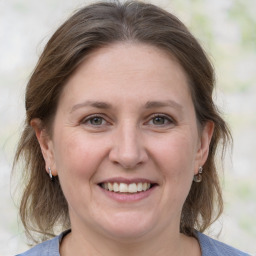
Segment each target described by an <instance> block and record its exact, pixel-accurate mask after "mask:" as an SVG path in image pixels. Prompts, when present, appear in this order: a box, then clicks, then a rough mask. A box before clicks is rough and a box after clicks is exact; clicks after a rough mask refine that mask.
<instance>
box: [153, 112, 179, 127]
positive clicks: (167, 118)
mask: <svg viewBox="0 0 256 256" xmlns="http://www.w3.org/2000/svg"><path fill="white" fill-rule="evenodd" d="M155 118H161V119H164V122H165V121H167V122H168V123H164V124H160V125H157V124H152V126H157V127H163V126H168V125H171V124H175V123H176V122H175V120H174V119H173V118H171V117H170V116H168V115H165V114H154V115H152V116H150V119H149V122H151V121H153V120H154V119H155Z"/></svg>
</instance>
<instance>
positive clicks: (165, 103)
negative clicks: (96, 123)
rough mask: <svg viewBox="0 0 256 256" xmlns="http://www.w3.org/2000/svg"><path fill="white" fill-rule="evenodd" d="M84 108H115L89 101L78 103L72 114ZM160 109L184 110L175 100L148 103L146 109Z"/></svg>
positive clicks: (99, 102) (104, 103) (107, 104)
mask: <svg viewBox="0 0 256 256" xmlns="http://www.w3.org/2000/svg"><path fill="white" fill-rule="evenodd" d="M83 107H94V108H99V109H111V108H113V106H112V105H111V104H109V103H107V102H103V101H92V100H88V101H85V102H82V103H78V104H76V105H74V106H73V107H72V108H71V110H70V113H72V112H74V111H76V110H77V109H79V108H83ZM159 107H172V108H176V109H178V110H182V108H183V107H182V106H181V105H180V104H179V103H177V102H176V101H173V100H166V101H147V102H146V104H145V108H146V109H150V108H159Z"/></svg>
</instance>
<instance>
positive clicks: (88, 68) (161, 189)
mask: <svg viewBox="0 0 256 256" xmlns="http://www.w3.org/2000/svg"><path fill="white" fill-rule="evenodd" d="M95 102H96V103H95ZM99 102H100V104H99ZM95 117H96V119H95ZM31 125H32V126H33V127H34V129H35V132H36V135H37V138H38V141H39V143H40V146H41V149H42V153H43V155H44V158H45V163H46V171H48V167H51V169H52V170H53V175H58V176H59V179H60V182H61V186H62V189H63V192H64V195H65V197H66V199H67V202H68V205H69V214H70V219H71V227H72V232H71V233H70V234H69V235H67V236H66V237H65V238H64V240H63V242H62V244H61V248H60V253H61V255H62V256H63V255H64V256H65V255H82V254H84V255H85V254H86V255H104V256H106V255H135V253H136V254H138V255H201V252H200V247H199V244H198V242H197V240H196V239H194V238H190V237H186V236H184V235H183V234H180V233H179V223H180V216H181V210H182V206H183V204H184V201H185V199H186V197H187V195H188V193H189V189H190V187H191V184H192V180H193V176H194V175H195V174H196V173H197V172H198V168H199V167H200V166H203V164H204V162H205V161H206V159H207V155H208V149H209V143H210V140H211V136H212V132H213V124H212V123H210V122H209V123H207V124H206V125H205V126H204V127H202V128H200V129H199V127H198V124H197V120H196V115H195V110H194V106H193V102H192V98H191V94H190V91H189V88H188V82H187V78H186V73H185V72H184V70H183V69H182V67H181V66H180V65H179V64H178V63H177V61H176V60H175V59H174V58H173V57H171V56H170V55H169V54H167V53H166V52H164V51H163V50H161V49H158V48H156V47H154V46H149V45H144V44H134V43H125V44H124V43H117V44H114V45H110V46H107V47H104V48H101V49H97V50H95V51H94V52H92V53H91V54H90V55H89V56H88V57H87V58H86V60H85V61H84V62H83V63H82V64H81V65H80V66H79V67H78V69H77V70H76V72H75V73H74V74H73V75H72V76H71V77H70V79H69V80H68V81H67V84H66V85H65V87H64V90H63V92H62V94H61V97H60V99H59V104H58V107H57V112H56V116H55V119H54V123H53V134H52V136H51V137H49V136H48V135H47V131H45V130H41V129H40V127H41V126H40V120H38V119H34V120H32V122H31ZM113 178H115V179H120V178H125V179H128V180H131V179H148V180H150V181H151V182H153V183H154V184H156V185H155V186H154V189H151V190H150V192H149V193H148V195H147V196H145V197H143V198H140V199H139V200H135V199H134V198H131V197H130V196H128V195H124V196H123V197H122V200H117V199H116V198H113V197H111V196H109V194H108V193H105V192H106V191H105V190H104V189H102V188H101V187H100V186H99V185H98V184H99V183H101V182H103V181H105V180H108V179H113ZM112 193H114V192H112ZM99 245H100V246H99Z"/></svg>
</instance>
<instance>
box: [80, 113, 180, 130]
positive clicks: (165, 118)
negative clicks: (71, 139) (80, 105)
mask: <svg viewBox="0 0 256 256" xmlns="http://www.w3.org/2000/svg"><path fill="white" fill-rule="evenodd" d="M95 118H98V119H100V120H101V123H100V124H92V121H93V119H95ZM156 118H160V119H163V121H164V123H163V124H154V123H151V122H154V119H156ZM166 122H167V123H166ZM80 123H81V124H83V125H88V126H91V127H95V128H96V127H97V128H100V127H102V126H105V125H108V124H110V123H109V122H108V121H106V118H105V117H104V116H102V115H101V114H94V115H90V116H87V117H85V118H83V119H82V120H81V122H80ZM145 124H149V125H150V126H156V127H166V126H169V125H173V124H176V122H175V120H174V119H173V118H171V117H170V116H168V115H165V114H153V115H151V116H149V118H148V121H147V122H146V123H145Z"/></svg>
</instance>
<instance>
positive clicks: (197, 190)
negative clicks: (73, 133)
mask: <svg viewBox="0 0 256 256" xmlns="http://www.w3.org/2000/svg"><path fill="white" fill-rule="evenodd" d="M122 41H131V42H135V43H136V42H141V43H146V44H149V45H153V46H156V47H158V48H161V49H164V50H165V51H167V52H169V53H170V54H171V55H172V56H174V57H175V58H176V59H177V60H178V61H179V63H180V65H181V66H182V67H183V69H184V70H185V71H186V73H187V76H188V80H189V87H190V90H191V95H192V99H193V103H194V106H195V111H196V116H197V120H198V123H199V124H200V125H201V126H203V125H204V124H205V123H206V122H207V121H209V120H210V121H212V122H213V123H214V125H215V129H214V134H213V138H212V141H211V144H210V151H209V157H208V159H207V161H206V163H205V165H204V173H203V181H202V182H201V183H193V184H192V187H191V190H190V192H189V195H188V197H187V199H186V201H185V204H184V206H183V210H182V216H181V222H180V230H181V232H182V233H184V234H186V235H189V236H192V235H193V233H194V229H195V228H196V229H198V230H199V231H204V230H205V229H206V228H207V227H209V225H210V224H211V223H212V221H213V220H214V219H215V217H216V218H217V217H218V216H219V215H220V214H221V212H222V208H223V201H222V195H221V189H220V185H219V179H218V175H217V171H216V159H217V155H216V153H217V152H216V150H217V146H218V145H219V144H221V145H222V146H223V149H224V148H225V146H226V144H227V142H228V141H229V139H230V138H231V135H230V132H229V129H228V128H227V125H226V124H225V122H224V121H223V119H222V118H221V117H220V115H219V112H218V110H217V109H216V106H215V105H214V102H213V99H212V93H213V89H214V83H215V81H214V71H213V68H212V66H211V64H210V62H209V60H208V58H207V56H206V54H205V53H204V51H203V49H202V48H201V46H200V45H199V43H198V42H197V40H196V39H195V38H194V37H193V35H191V33H190V32H189V31H188V29H187V28H186V27H185V26H184V24H183V23H182V22H181V21H179V20H178V19H177V18H176V17H175V16H174V15H172V14H170V13H168V12H166V11H164V10H162V9H161V8H158V7H156V6H154V5H152V4H147V3H142V2H139V1H128V2H125V3H119V2H118V1H114V2H100V3H95V4H92V5H89V6H87V7H84V8H82V9H80V10H78V11H77V12H76V13H75V14H74V15H73V16H72V17H71V18H69V19H68V20H67V21H66V22H65V23H64V24H63V25H62V26H61V27H60V28H59V29H58V30H57V31H56V32H55V33H54V35H53V36H52V37H51V39H50V40H49V42H48V43H47V45H46V47H45V49H44V51H43V53H42V55H41V57H40V59H39V61H38V64H37V66H36V68H35V70H34V72H33V74H32V76H31V78H30V80H29V82H28V85H27V89H26V114H27V117H26V123H25V128H24V130H23V134H22V136H21V139H20V141H19V145H18V148H17V152H16V157H15V160H14V165H15V164H16V163H17V161H18V160H20V159H21V158H23V159H25V166H24V169H23V172H22V173H23V177H24V182H25V188H24V191H23V195H22V199H21V203H20V216H21V220H22V222H23V225H24V227H25V230H26V231H27V234H28V235H31V234H32V233H31V231H37V232H40V234H41V240H45V239H47V238H48V237H50V236H51V235H53V234H54V230H55V228H56V226H57V225H58V224H59V225H60V229H61V230H64V229H67V228H69V227H70V221H69V215H68V205H67V202H66V200H65V198H64V195H63V193H62V189H61V186H60V183H59V180H58V177H56V178H55V180H54V182H51V180H50V179H49V177H48V175H47V173H46V171H45V162H44V159H43V156H42V153H41V149H40V146H39V143H38V141H37V138H36V136H35V132H34V130H33V128H32V127H31V126H30V122H31V120H32V119H33V118H40V119H41V120H42V124H43V126H44V127H46V128H47V130H48V132H49V134H50V127H51V123H52V120H53V118H54V114H55V111H56V108H57V103H58V99H59V95H60V93H61V91H62V90H63V87H64V86H65V82H66V81H67V79H68V78H69V77H70V75H71V74H72V72H73V71H74V70H75V69H76V68H77V67H78V66H79V64H80V63H81V62H82V61H83V60H84V59H85V58H86V56H87V54H88V53H90V52H91V51H92V50H94V49H97V48H100V47H102V46H105V45H109V44H112V43H115V42H122ZM214 212H215V213H216V214H214ZM33 238H34V240H36V239H35V237H33ZM38 241H39V239H38Z"/></svg>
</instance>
